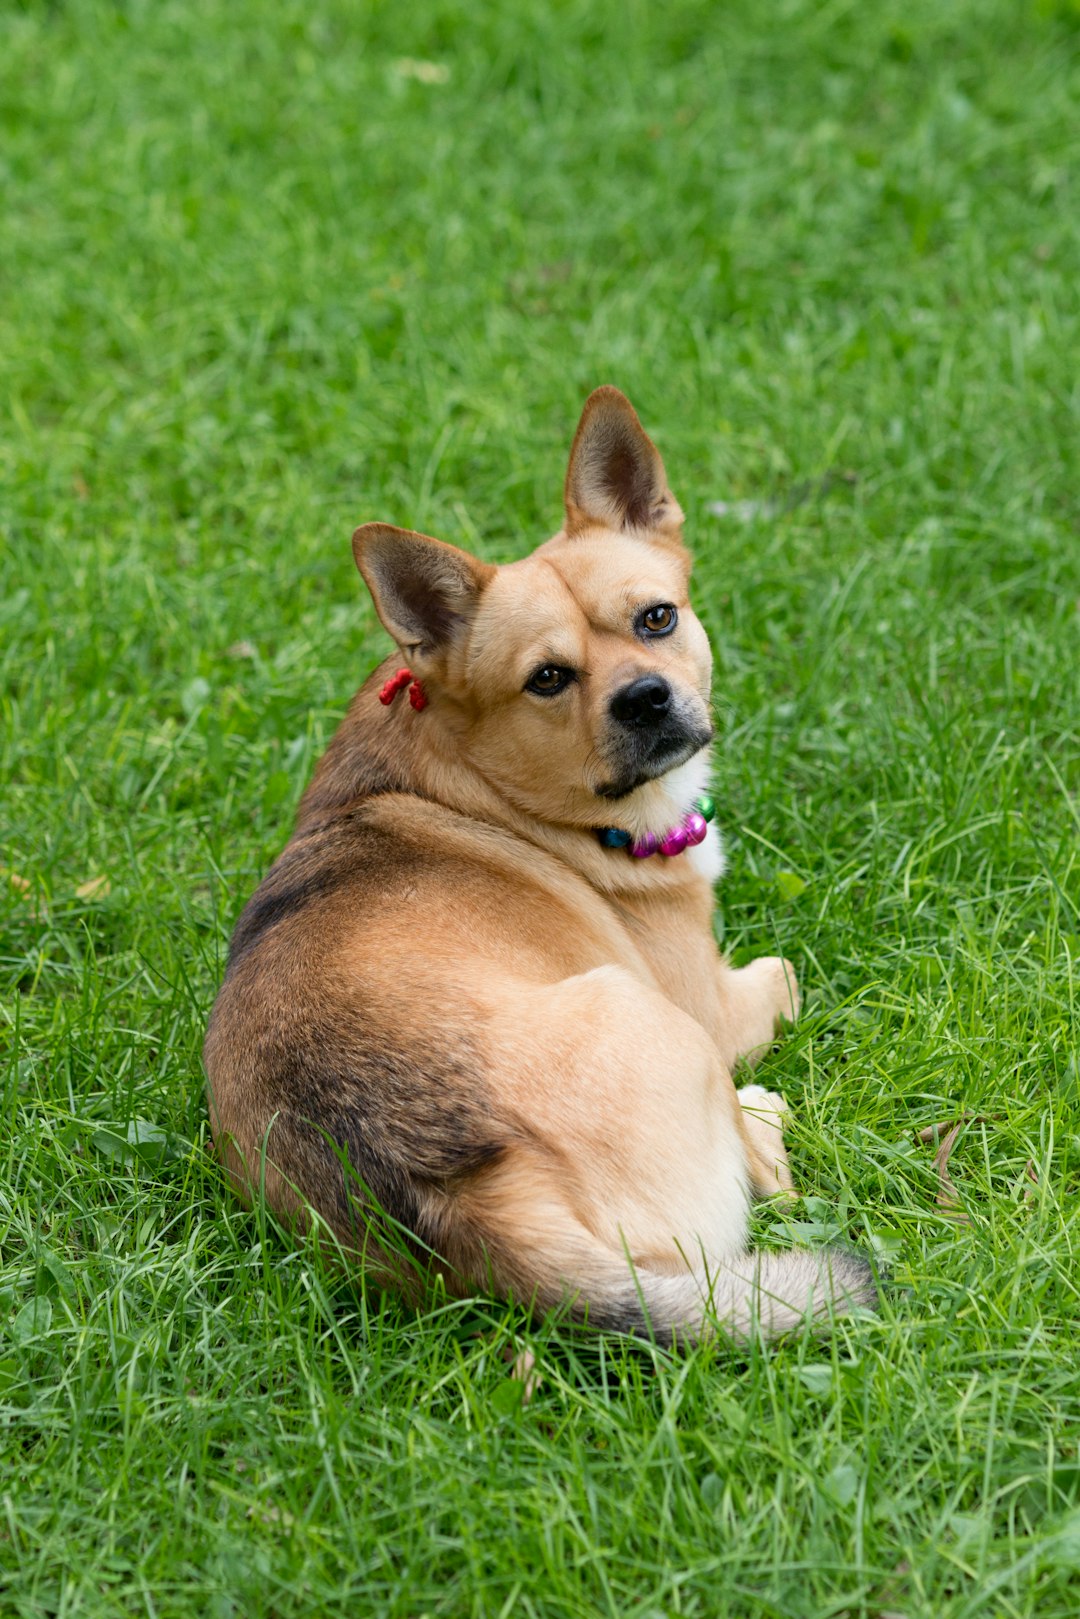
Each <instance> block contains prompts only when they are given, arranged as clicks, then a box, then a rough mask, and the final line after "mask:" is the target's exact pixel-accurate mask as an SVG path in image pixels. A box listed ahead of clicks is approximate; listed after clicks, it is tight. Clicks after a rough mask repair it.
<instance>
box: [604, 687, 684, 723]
mask: <svg viewBox="0 0 1080 1619" xmlns="http://www.w3.org/2000/svg"><path fill="white" fill-rule="evenodd" d="M670 707H671V687H670V686H669V685H668V683H667V681H666V680H665V679H664V678H663V676H661V675H641V676H640V677H639V678H638V679H637V680H632V681H631V682H630V684H629V686H624V687H623V689H622V691H617V692H616V693H615V695H614V697H613V698H612V699H611V712H612V715H613V717H614V718H615V719H617V720H618V721H619V724H620V725H633V726H646V725H659V723H660V721H661V720H662V719H663V718H664V715H665V714H666V713H667V711H668V709H669V708H670Z"/></svg>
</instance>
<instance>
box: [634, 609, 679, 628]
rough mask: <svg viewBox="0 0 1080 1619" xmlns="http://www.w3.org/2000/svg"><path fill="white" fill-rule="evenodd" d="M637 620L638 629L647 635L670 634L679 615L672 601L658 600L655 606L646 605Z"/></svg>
mask: <svg viewBox="0 0 1080 1619" xmlns="http://www.w3.org/2000/svg"><path fill="white" fill-rule="evenodd" d="M637 622H638V630H639V631H641V632H643V633H644V634H645V635H670V634H671V632H672V630H673V629H674V628H675V626H676V624H677V623H678V622H679V615H678V613H677V612H676V611H675V609H674V607H672V605H671V603H670V602H658V603H657V605H656V606H655V607H646V609H645V611H644V612H643V613H640V614H639V615H638V621H637Z"/></svg>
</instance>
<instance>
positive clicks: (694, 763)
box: [650, 748, 727, 883]
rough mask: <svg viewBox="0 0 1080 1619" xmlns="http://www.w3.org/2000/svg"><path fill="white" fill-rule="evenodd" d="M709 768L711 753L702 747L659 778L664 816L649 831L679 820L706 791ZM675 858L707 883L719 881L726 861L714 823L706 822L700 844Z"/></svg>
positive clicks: (664, 829) (721, 842)
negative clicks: (666, 804)
mask: <svg viewBox="0 0 1080 1619" xmlns="http://www.w3.org/2000/svg"><path fill="white" fill-rule="evenodd" d="M711 771H712V753H711V751H710V749H708V748H702V750H701V752H700V753H695V755H694V757H693V758H692V759H688V760H687V761H686V763H685V764H684V765H679V766H677V768H676V769H674V770H672V771H669V773H668V774H667V775H666V776H665V777H664V778H663V787H664V796H665V798H667V800H668V806H667V809H666V811H665V813H666V814H667V815H668V819H667V821H666V822H665V824H664V826H663V827H655V828H651V829H650V830H653V831H656V832H657V833H658V834H662V833H663V832H664V831H666V830H667V828H668V827H670V826H674V825H675V824H677V823H678V822H679V821H681V820H682V818H683V816H684V815H686V814H687V813H688V812H689V811H690V810H692V809H693V807H694V801H695V800H696V799H698V798H700V797H701V796H702V794H703V793H707V792H708V791H709V776H710V773H711ZM678 859H680V860H689V861H690V863H691V865H692V866H693V868H694V870H695V871H696V872H699V873H700V875H701V876H702V877H704V878H706V879H707V881H709V882H710V883H715V882H719V880H720V878H721V877H722V876H723V875H724V871H725V869H726V867H727V860H726V858H725V856H724V840H723V838H722V836H721V834H720V828H719V827H718V826H717V825H716V822H715V821H710V822H709V830H708V832H707V833H706V834H705V840H704V842H703V843H699V844H698V845H697V846H696V847H695V848H691V849H687V851H686V853H685V854H682V855H679V856H678Z"/></svg>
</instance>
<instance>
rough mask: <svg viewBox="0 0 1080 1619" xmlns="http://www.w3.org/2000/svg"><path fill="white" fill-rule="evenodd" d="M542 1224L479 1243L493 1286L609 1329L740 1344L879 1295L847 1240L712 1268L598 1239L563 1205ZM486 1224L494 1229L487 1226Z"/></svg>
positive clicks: (817, 1322) (820, 1320)
mask: <svg viewBox="0 0 1080 1619" xmlns="http://www.w3.org/2000/svg"><path fill="white" fill-rule="evenodd" d="M547 1214H548V1218H547V1219H546V1220H544V1221H543V1223H542V1224H534V1223H533V1222H532V1221H531V1220H530V1221H529V1222H528V1224H527V1225H526V1224H524V1222H515V1228H514V1230H513V1233H512V1235H511V1233H509V1232H507V1231H506V1228H505V1227H504V1228H503V1231H502V1232H501V1233H500V1237H499V1238H496V1239H495V1240H494V1241H492V1240H490V1239H489V1240H488V1241H486V1243H485V1249H486V1253H487V1256H488V1263H489V1266H490V1267H491V1270H492V1271H493V1272H494V1274H491V1275H489V1277H488V1282H489V1284H490V1283H494V1285H495V1287H496V1289H497V1291H499V1292H501V1293H504V1294H505V1293H509V1294H511V1295H512V1296H514V1297H515V1298H517V1299H519V1300H521V1301H523V1302H530V1301H531V1303H532V1305H533V1307H534V1308H535V1309H538V1310H549V1309H553V1308H556V1307H558V1306H560V1305H565V1306H569V1309H570V1313H571V1315H572V1316H573V1317H574V1319H576V1320H579V1321H585V1322H587V1323H588V1325H589V1326H591V1327H594V1328H597V1329H599V1330H600V1331H607V1332H623V1333H633V1334H636V1335H639V1336H641V1335H643V1336H648V1337H653V1338H655V1339H656V1341H657V1342H658V1343H661V1344H670V1343H672V1342H673V1341H675V1340H678V1341H680V1342H692V1341H697V1340H699V1339H702V1338H706V1337H709V1336H712V1335H713V1334H714V1333H715V1332H716V1331H717V1330H719V1331H720V1332H721V1333H722V1334H723V1335H724V1336H725V1337H728V1338H730V1339H732V1340H733V1341H734V1342H736V1343H748V1342H749V1341H750V1340H751V1339H753V1338H756V1337H760V1338H765V1339H772V1338H779V1337H782V1336H783V1335H784V1334H785V1333H789V1332H793V1331H796V1330H798V1329H800V1328H808V1329H811V1330H813V1329H814V1328H819V1329H820V1328H821V1327H822V1326H824V1325H827V1324H828V1323H829V1322H830V1321H831V1320H832V1319H833V1317H835V1316H837V1315H847V1314H850V1313H851V1312H852V1311H853V1310H858V1309H873V1308H874V1307H875V1305H876V1304H877V1301H878V1291H877V1286H876V1283H875V1281H874V1275H873V1271H872V1270H871V1268H870V1265H869V1264H868V1263H867V1261H866V1260H865V1259H864V1258H863V1257H862V1256H861V1255H860V1254H857V1253H854V1252H853V1251H851V1250H850V1249H846V1248H838V1247H832V1248H792V1249H786V1250H782V1251H778V1252H771V1251H765V1250H758V1251H756V1252H751V1253H744V1254H741V1255H738V1256H737V1257H733V1258H730V1259H728V1260H726V1261H725V1262H724V1263H723V1264H717V1265H715V1266H709V1267H705V1266H701V1267H700V1268H693V1269H687V1270H685V1271H680V1272H675V1273H667V1272H662V1271H659V1270H656V1269H652V1268H650V1267H649V1266H647V1265H634V1264H632V1263H631V1261H630V1259H629V1258H628V1257H627V1256H626V1255H624V1254H621V1253H618V1252H615V1251H613V1250H611V1249H609V1248H608V1247H606V1246H605V1245H604V1244H603V1243H601V1242H600V1241H599V1240H598V1239H597V1238H596V1237H595V1236H594V1235H593V1234H592V1232H590V1231H588V1230H587V1228H586V1227H585V1226H584V1225H582V1224H580V1223H579V1222H578V1221H577V1220H576V1219H575V1218H574V1217H573V1216H572V1215H570V1214H569V1212H568V1211H567V1210H565V1209H558V1210H557V1209H555V1208H553V1207H549V1209H548V1211H547ZM489 1231H490V1227H489Z"/></svg>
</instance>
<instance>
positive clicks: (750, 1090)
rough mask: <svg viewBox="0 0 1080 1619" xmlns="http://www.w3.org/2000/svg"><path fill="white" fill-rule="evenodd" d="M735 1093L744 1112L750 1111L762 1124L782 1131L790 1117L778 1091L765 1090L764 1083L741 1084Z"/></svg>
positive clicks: (789, 1112) (789, 1111)
mask: <svg viewBox="0 0 1080 1619" xmlns="http://www.w3.org/2000/svg"><path fill="white" fill-rule="evenodd" d="M735 1094H736V1095H737V1096H738V1098H739V1106H740V1107H741V1108H742V1109H743V1111H744V1112H745V1113H750V1114H752V1115H753V1116H754V1118H755V1119H760V1120H761V1122H762V1123H763V1124H769V1125H772V1127H773V1128H774V1129H776V1130H779V1131H781V1132H783V1129H784V1126H785V1125H786V1123H787V1121H788V1119H789V1118H790V1117H791V1110H790V1109H789V1107H788V1105H787V1103H786V1102H785V1101H784V1098H783V1097H782V1096H781V1095H780V1092H779V1091H767V1090H766V1089H765V1087H764V1085H743V1086H742V1087H741V1089H740V1090H738V1091H736V1093H735Z"/></svg>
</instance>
